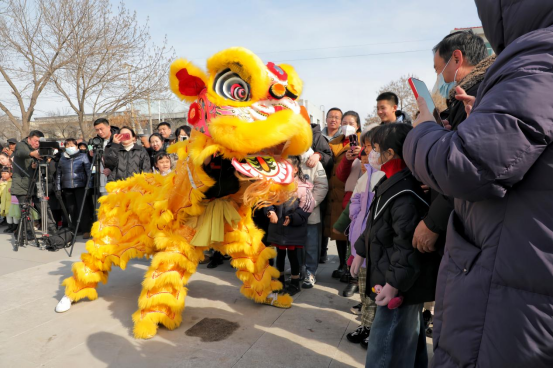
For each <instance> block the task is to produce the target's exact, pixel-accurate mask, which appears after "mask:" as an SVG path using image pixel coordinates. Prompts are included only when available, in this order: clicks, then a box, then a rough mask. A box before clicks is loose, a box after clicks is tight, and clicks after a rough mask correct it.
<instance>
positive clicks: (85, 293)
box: [62, 193, 154, 311]
mask: <svg viewBox="0 0 553 369" xmlns="http://www.w3.org/2000/svg"><path fill="white" fill-rule="evenodd" d="M131 196H132V194H123V193H121V194H111V195H109V196H108V197H106V198H104V200H103V203H102V208H101V209H100V211H99V213H98V219H99V220H98V222H96V223H94V226H93V227H92V237H93V239H92V240H90V241H88V242H87V243H86V250H87V251H88V253H84V254H82V255H81V261H80V262H76V263H74V264H73V267H72V271H73V276H72V277H69V278H67V279H65V280H64V281H63V283H62V285H63V286H65V295H66V296H67V297H68V298H69V300H70V301H73V302H75V301H79V300H81V299H83V298H85V297H86V298H88V299H90V300H95V299H96V298H97V297H98V294H97V292H96V286H97V285H98V282H102V283H104V284H105V283H107V280H108V273H109V272H110V270H111V266H112V264H115V265H117V266H120V267H121V269H125V267H126V265H127V262H128V261H129V260H130V259H133V258H141V257H144V256H149V255H151V254H152V253H153V247H154V242H153V239H152V238H151V237H150V236H149V234H148V232H147V231H146V229H145V227H144V226H143V224H145V221H146V220H147V217H146V218H144V219H140V218H139V216H138V215H137V214H136V213H134V212H133V211H131V210H130V209H129V208H128V203H129V202H130V197H131ZM67 309H69V307H67ZM62 311H63V310H62Z"/></svg>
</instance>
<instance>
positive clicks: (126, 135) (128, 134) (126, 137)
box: [121, 133, 131, 141]
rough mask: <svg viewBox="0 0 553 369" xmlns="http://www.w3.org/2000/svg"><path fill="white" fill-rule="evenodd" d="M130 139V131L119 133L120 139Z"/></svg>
mask: <svg viewBox="0 0 553 369" xmlns="http://www.w3.org/2000/svg"><path fill="white" fill-rule="evenodd" d="M130 139H131V134H130V133H123V134H122V135H121V140H123V141H128V140H130Z"/></svg>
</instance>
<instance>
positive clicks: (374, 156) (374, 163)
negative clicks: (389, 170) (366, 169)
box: [369, 150, 382, 170]
mask: <svg viewBox="0 0 553 369" xmlns="http://www.w3.org/2000/svg"><path fill="white" fill-rule="evenodd" d="M369 165H370V166H371V167H373V168H374V169H376V170H380V168H381V167H382V164H380V153H379V152H376V151H375V150H372V151H371V152H370V153H369Z"/></svg>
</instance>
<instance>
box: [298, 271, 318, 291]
mask: <svg viewBox="0 0 553 369" xmlns="http://www.w3.org/2000/svg"><path fill="white" fill-rule="evenodd" d="M315 283H316V279H315V276H314V275H313V274H311V273H309V272H307V277H306V278H305V280H304V281H303V284H302V285H301V288H313V286H314V285H315Z"/></svg>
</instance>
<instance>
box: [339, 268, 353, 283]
mask: <svg viewBox="0 0 553 369" xmlns="http://www.w3.org/2000/svg"><path fill="white" fill-rule="evenodd" d="M350 279H351V274H349V270H348V271H347V272H346V273H344V274H342V276H341V277H340V282H342V283H349V281H350Z"/></svg>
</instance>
